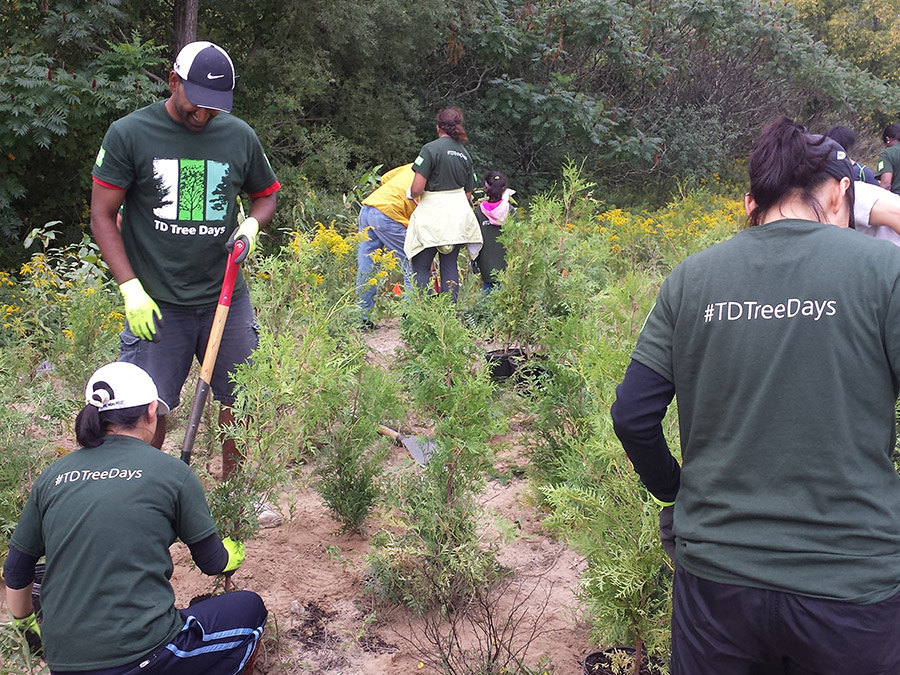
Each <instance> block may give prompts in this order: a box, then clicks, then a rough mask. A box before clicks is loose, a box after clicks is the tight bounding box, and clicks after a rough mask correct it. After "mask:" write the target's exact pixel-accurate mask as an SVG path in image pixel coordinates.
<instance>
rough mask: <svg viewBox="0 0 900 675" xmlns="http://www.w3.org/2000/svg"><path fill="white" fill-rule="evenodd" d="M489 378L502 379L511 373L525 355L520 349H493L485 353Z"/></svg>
mask: <svg viewBox="0 0 900 675" xmlns="http://www.w3.org/2000/svg"><path fill="white" fill-rule="evenodd" d="M485 358H487V362H488V368H490V369H491V379H493V380H502V379H504V378H507V377H509V376H510V375H512V374H513V373H514V372H515V371H516V368H517V367H518V366H519V364H520V363H521V362H522V361H523V360H524V358H525V355H524V352H523V351H522V350H521V349H494V350H492V351H489V352H487V354H485Z"/></svg>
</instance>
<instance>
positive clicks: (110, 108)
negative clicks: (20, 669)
mask: <svg viewBox="0 0 900 675" xmlns="http://www.w3.org/2000/svg"><path fill="white" fill-rule="evenodd" d="M867 7H868V6H867ZM171 9H172V7H171V5H170V4H169V3H163V2H159V1H158V0H139V1H137V2H130V3H121V2H119V0H91V1H90V2H73V1H72V0H68V1H65V2H54V3H42V2H38V1H36V0H14V1H13V2H9V3H6V4H5V5H4V7H3V9H2V11H0V28H2V34H3V36H4V39H3V42H2V44H3V46H2V49H0V92H2V94H0V235H4V236H5V237H7V238H12V240H13V241H15V240H21V238H22V237H23V235H24V233H25V231H27V229H26V228H29V229H30V228H33V227H37V226H42V225H43V224H44V223H45V222H47V221H49V220H62V223H63V224H62V231H63V232H65V233H66V237H67V238H68V239H69V240H77V239H78V238H79V236H78V233H77V230H78V228H82V229H83V228H84V227H85V226H86V224H87V221H88V213H87V206H88V203H89V192H90V179H89V171H90V166H91V160H92V158H93V157H94V155H95V153H96V151H97V148H98V146H99V143H100V140H101V138H102V136H103V133H104V132H105V130H106V127H107V126H108V124H109V122H110V121H112V120H113V119H115V118H116V117H119V116H121V115H122V114H124V113H127V112H128V111H130V110H133V109H135V108H137V107H139V106H140V105H143V104H145V103H147V102H148V101H150V100H152V99H153V98H155V97H157V96H159V95H161V92H164V87H163V84H164V80H165V77H166V74H167V71H168V67H169V63H170V61H171V59H172V58H173V56H174V55H173V54H172V53H171V52H172V43H173V39H174V38H173V31H172V28H171V25H172V11H171ZM870 9H872V11H873V12H874V11H875V10H876V9H877V8H870ZM867 11H868V9H867ZM814 14H815V13H814V12H813V10H812V9H809V8H806V9H802V16H804V17H805V19H806V21H807V24H808V25H810V26H811V27H812V29H813V31H814V33H810V32H809V30H807V29H806V28H804V27H803V24H801V23H800V22H799V21H798V20H797V12H796V11H795V10H794V7H793V5H790V4H784V3H783V2H780V1H779V2H766V3H764V2H760V1H759V0H702V1H692V2H684V1H683V0H667V2H653V1H652V0H633V1H626V0H566V1H565V2H559V1H557V0H528V1H525V0H520V1H517V2H514V1H511V0H455V1H454V2H441V1H439V0H418V1H416V2H412V1H410V0H385V1H384V2H378V3H363V2H359V0H335V1H334V2H331V3H315V2H296V3H288V4H285V3H281V2H275V1H274V0H254V1H253V2H251V3H250V4H248V3H246V2H241V3H238V2H235V1H234V0H223V2H219V3H215V5H212V4H209V3H201V6H200V16H199V31H198V33H199V37H200V38H208V39H212V40H214V41H216V42H218V43H220V44H222V45H223V46H224V47H226V48H227V49H228V50H229V51H230V53H231V55H232V57H233V59H234V61H235V64H236V68H237V72H238V76H239V79H238V85H237V89H236V100H235V112H236V114H238V115H240V116H241V117H243V118H245V119H247V120H248V121H249V122H250V123H251V124H252V125H253V126H254V127H255V128H256V129H257V131H258V132H259V135H260V137H261V138H262V140H263V143H264V145H265V147H266V148H267V150H268V152H269V155H270V158H271V159H272V161H273V164H274V165H275V168H276V170H277V172H278V174H279V178H280V179H281V182H282V183H283V185H284V190H283V192H282V193H281V195H280V199H281V204H282V206H281V208H280V210H279V213H278V215H277V216H276V223H275V227H273V228H272V229H273V231H277V230H278V229H279V228H287V229H298V230H307V229H309V228H310V227H311V226H312V223H313V221H314V220H316V219H319V220H322V221H323V222H328V221H329V220H330V219H331V217H332V215H333V214H335V213H339V212H340V210H341V202H340V195H341V194H343V193H347V192H348V191H350V190H352V189H353V188H354V186H355V185H356V177H357V176H359V175H361V174H362V173H363V171H365V170H367V169H368V168H370V167H372V166H375V165H384V166H394V165H398V164H401V163H404V162H408V161H410V160H411V159H412V158H413V157H414V156H415V153H416V151H417V150H418V148H419V147H420V146H421V145H422V144H423V143H424V142H427V141H428V140H431V138H432V137H433V135H434V126H433V122H432V120H433V114H434V112H435V110H436V109H438V108H440V107H443V106H446V105H460V106H462V107H463V108H464V110H465V112H466V120H467V121H466V124H467V127H468V130H469V132H470V141H469V146H470V149H471V151H472V154H473V156H474V158H475V162H476V168H477V170H478V171H479V172H481V171H484V170H486V169H488V168H498V169H501V170H503V171H504V172H505V173H507V174H508V175H509V176H510V178H511V182H512V184H513V186H515V187H516V188H517V189H519V191H520V194H523V195H533V194H536V193H537V192H539V191H541V190H543V189H546V188H548V187H549V186H550V185H551V184H552V183H553V181H554V180H555V178H556V177H557V176H558V175H559V172H560V168H561V167H562V166H563V165H564V164H565V162H566V159H567V158H573V159H576V160H577V161H579V162H580V161H582V159H583V161H584V162H585V164H584V170H585V175H587V176H590V177H591V178H592V179H593V180H595V181H596V182H597V183H598V185H599V186H600V187H601V188H602V189H603V190H604V193H605V194H607V195H610V198H611V199H616V197H615V195H629V196H631V197H639V198H641V199H647V198H650V199H653V200H660V199H663V200H664V199H666V198H668V196H669V194H671V190H672V189H673V187H676V186H681V187H682V188H683V187H684V186H685V185H686V184H688V183H690V182H695V181H697V180H703V179H708V178H710V177H712V176H713V175H715V174H716V173H720V174H723V175H725V174H726V173H729V172H731V171H732V170H733V159H734V157H736V156H738V157H740V156H743V155H744V154H745V151H746V148H747V146H748V144H749V142H750V139H752V138H753V137H754V136H755V135H756V133H757V132H758V130H759V128H760V127H761V126H762V124H763V123H764V122H765V121H766V120H767V119H769V118H770V117H771V116H772V115H773V114H774V113H776V112H784V113H787V114H789V115H793V116H796V117H798V118H800V119H802V120H804V121H805V122H807V123H808V125H810V126H811V127H824V126H825V125H826V124H830V123H831V122H834V121H838V120H840V121H850V122H856V121H858V119H859V116H862V117H864V118H866V119H868V117H870V116H871V114H874V111H876V110H881V113H879V114H880V115H881V116H882V117H885V118H889V117H891V116H892V115H894V114H895V113H896V111H898V110H900V100H898V96H897V94H896V92H895V91H894V90H892V89H890V88H889V87H888V86H887V84H886V80H887V79H889V78H890V77H893V75H892V74H891V72H892V70H893V69H892V66H891V65H890V63H884V59H882V60H881V61H877V60H875V59H874V58H863V56H861V55H860V53H861V52H862V51H864V47H863V43H865V42H866V41H867V40H868V36H869V33H868V32H866V31H862V30H861V29H860V30H859V31H857V30H856V28H853V30H847V31H844V32H841V33H840V35H841V41H840V42H838V41H837V39H836V38H835V35H836V34H837V33H836V32H835V31H837V28H836V27H833V26H832V27H831V28H829V27H828V26H831V22H833V21H836V19H834V18H832V19H830V20H829V22H828V26H826V25H825V24H826V22H824V19H822V18H821V16H820V15H819V14H815V16H813V15H814ZM816 17H819V18H816ZM860 20H862V19H860ZM845 23H846V22H845ZM871 23H872V25H873V26H876V27H877V24H878V21H877V16H876V17H875V18H873V19H872V21H871ZM841 25H843V24H841ZM853 25H854V26H856V24H853ZM857 28H859V27H858V26H857ZM829 31H830V32H829ZM35 35H36V36H37V38H35ZM814 36H816V37H822V38H824V39H826V40H827V41H828V44H829V45H830V48H829V47H826V46H825V43H823V42H818V41H816V40H815V39H814ZM887 37H888V36H885V39H884V40H881V42H885V41H887V39H886V38H887ZM833 54H840V55H841V56H843V57H845V58H847V59H850V61H844V60H840V59H839V58H837V57H836V56H834V55H833ZM863 68H869V69H870V70H871V71H872V73H873V74H870V72H869V71H866V70H863ZM879 77H883V78H885V79H884V80H882V79H878V78H879ZM298 220H299V221H301V222H297V221H298ZM348 220H349V219H348ZM348 226H349V224H348ZM19 256H20V253H18V252H17V250H15V249H11V248H10V249H7V251H6V264H7V265H8V264H9V262H11V259H15V258H18V259H20V258H19ZM2 262H3V261H2V260H0V263H2Z"/></svg>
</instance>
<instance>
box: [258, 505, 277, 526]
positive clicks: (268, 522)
mask: <svg viewBox="0 0 900 675" xmlns="http://www.w3.org/2000/svg"><path fill="white" fill-rule="evenodd" d="M256 517H257V519H258V520H259V526H260V527H262V528H267V527H278V526H279V525H281V524H282V523H283V522H284V519H283V518H282V517H281V514H279V513H278V511H276V510H275V507H274V506H272V505H271V504H266V503H265V502H257V504H256Z"/></svg>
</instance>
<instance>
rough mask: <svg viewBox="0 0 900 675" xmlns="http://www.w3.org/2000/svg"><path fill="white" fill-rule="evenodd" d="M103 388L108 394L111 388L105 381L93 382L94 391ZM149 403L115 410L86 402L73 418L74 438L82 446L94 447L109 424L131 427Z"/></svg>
mask: <svg viewBox="0 0 900 675" xmlns="http://www.w3.org/2000/svg"><path fill="white" fill-rule="evenodd" d="M98 390H104V391H106V392H108V393H109V394H110V395H111V394H112V389H111V388H110V386H109V385H108V384H106V383H105V382H97V383H95V384H94V391H95V392H97V391H98ZM149 409H150V404H149V403H145V404H144V405H138V406H134V407H131V408H119V409H117V410H104V411H103V412H100V408H99V407H98V406H96V405H94V404H92V403H88V404H86V405H85V406H84V407H83V408H82V409H81V412H79V413H78V416H77V417H76V418H75V440H77V441H78V444H79V445H80V446H82V447H84V448H96V447H97V446H98V445H100V444H101V443H103V438H104V437H105V436H106V434H107V432H108V431H109V428H110V427H111V426H117V427H125V428H131V427H134V426H136V425H137V423H138V421H139V420H140V419H141V418H142V417H143V416H144V415H146V414H147V411H148V410H149Z"/></svg>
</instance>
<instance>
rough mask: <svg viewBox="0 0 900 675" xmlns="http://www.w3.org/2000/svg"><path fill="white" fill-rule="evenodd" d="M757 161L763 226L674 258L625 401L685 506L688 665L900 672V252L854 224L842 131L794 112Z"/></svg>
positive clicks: (677, 511) (836, 673)
mask: <svg viewBox="0 0 900 675" xmlns="http://www.w3.org/2000/svg"><path fill="white" fill-rule="evenodd" d="M748 170H749V177H750V190H749V192H748V193H747V195H746V198H745V204H746V208H747V215H748V218H749V224H750V227H748V228H746V229H744V230H742V231H741V232H739V233H737V234H736V235H735V236H734V237H732V238H731V239H729V240H728V241H725V242H722V243H720V244H717V245H715V246H712V247H710V248H708V249H706V250H705V251H701V252H700V253H697V254H695V255H693V256H690V257H689V258H687V259H686V260H684V261H683V262H682V263H681V264H680V265H679V266H678V267H676V268H675V269H674V270H673V271H672V273H671V274H670V275H669V277H668V278H667V279H666V281H665V282H664V283H663V285H662V288H661V289H660V292H659V296H658V299H657V303H656V305H655V306H654V308H653V309H652V310H651V312H650V316H649V317H648V319H647V322H646V323H645V325H644V327H643V329H642V330H641V334H640V337H639V338H638V340H637V344H636V346H635V349H634V351H633V352H632V355H631V358H632V360H631V364H630V365H629V366H628V369H627V371H626V373H625V377H624V380H623V382H622V384H620V385H619V388H618V389H617V399H616V402H615V404H614V405H613V408H612V418H613V423H614V426H615V430H616V433H617V434H618V436H619V438H620V440H621V441H622V445H623V446H624V449H625V451H626V453H627V454H628V457H629V458H630V459H631V461H632V463H633V464H634V468H635V470H636V471H637V472H638V474H639V475H640V477H641V480H642V482H643V483H644V485H645V486H646V487H647V489H648V491H649V492H650V494H651V495H652V496H653V497H654V499H655V500H656V501H657V502H658V503H659V504H660V505H662V506H665V507H666V508H665V509H664V511H663V513H662V514H661V517H660V524H661V526H662V527H661V529H662V530H668V532H664V534H666V535H668V536H667V538H668V539H669V541H670V542H671V543H672V544H673V546H672V550H673V553H674V557H675V559H676V560H677V565H675V580H674V592H673V615H672V663H671V666H670V672H671V673H672V675H726V674H727V675H753V674H760V673H766V674H767V675H788V674H792V675H797V674H800V673H805V674H809V675H812V674H813V673H815V674H816V675H848V674H849V673H853V675H877V674H886V673H900V476H898V475H897V472H896V470H895V469H894V466H893V464H892V461H891V458H892V456H893V453H894V439H895V409H894V407H895V404H896V401H897V394H898V389H900V332H898V330H897V327H898V326H900V251H898V249H897V248H896V247H894V246H891V245H889V244H887V243H885V242H881V241H876V240H874V239H872V238H870V237H865V236H862V235H860V234H859V233H857V232H853V231H851V230H850V229H849V227H848V226H849V225H850V224H851V223H852V211H853V201H854V200H853V196H854V187H855V184H854V182H853V180H852V178H853V175H854V173H853V167H852V165H851V163H850V160H849V159H848V158H847V154H846V152H845V151H844V149H843V148H842V147H841V146H839V145H838V144H837V143H836V142H834V141H833V140H831V139H828V138H824V137H822V136H818V135H813V134H808V133H806V130H805V129H804V128H803V127H801V126H799V125H797V124H795V123H793V122H791V121H790V120H788V119H787V118H784V117H782V118H779V119H777V120H776V121H775V122H773V123H772V124H770V125H769V126H768V127H767V128H766V129H765V130H764V131H763V133H762V135H761V137H760V139H759V141H758V142H757V144H756V147H755V148H754V150H753V152H752V154H751V155H750V161H749V164H748ZM674 395H677V397H678V419H679V429H680V440H681V460H682V465H681V466H680V467H679V463H678V461H676V459H675V457H673V455H672V454H671V453H670V451H669V448H668V445H667V442H666V438H665V436H664V434H663V429H662V426H661V422H662V420H663V418H664V416H665V414H666V409H667V406H668V404H669V402H670V401H671V400H672V398H673V396H674ZM673 515H674V518H673V517H672V516H673ZM673 525H674V538H672V536H671V535H672V530H673Z"/></svg>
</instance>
